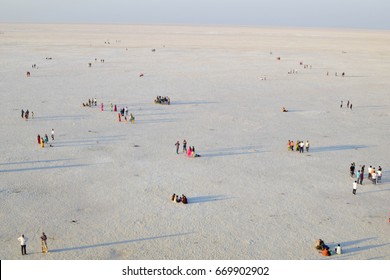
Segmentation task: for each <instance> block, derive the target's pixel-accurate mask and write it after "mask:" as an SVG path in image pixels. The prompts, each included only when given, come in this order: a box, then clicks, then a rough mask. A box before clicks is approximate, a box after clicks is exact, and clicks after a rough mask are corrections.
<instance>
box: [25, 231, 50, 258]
mask: <svg viewBox="0 0 390 280" xmlns="http://www.w3.org/2000/svg"><path fill="white" fill-rule="evenodd" d="M27 240H28V238H27V237H25V236H24V234H22V235H21V236H20V237H19V238H18V241H19V242H20V248H21V251H22V255H27ZM41 245H42V253H48V252H49V250H48V248H47V236H46V234H45V233H44V232H42V236H41Z"/></svg>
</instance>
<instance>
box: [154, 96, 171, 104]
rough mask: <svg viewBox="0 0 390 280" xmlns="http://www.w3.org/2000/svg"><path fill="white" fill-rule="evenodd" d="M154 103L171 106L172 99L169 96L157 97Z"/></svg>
mask: <svg viewBox="0 0 390 280" xmlns="http://www.w3.org/2000/svg"><path fill="white" fill-rule="evenodd" d="M154 103H156V104H157V103H158V104H168V105H170V104H171V98H170V97H169V96H157V97H156V99H155V100H154Z"/></svg>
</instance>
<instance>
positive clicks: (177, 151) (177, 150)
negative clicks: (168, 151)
mask: <svg viewBox="0 0 390 280" xmlns="http://www.w3.org/2000/svg"><path fill="white" fill-rule="evenodd" d="M175 146H176V154H178V153H179V147H180V142H179V141H177V142H176V144H175Z"/></svg>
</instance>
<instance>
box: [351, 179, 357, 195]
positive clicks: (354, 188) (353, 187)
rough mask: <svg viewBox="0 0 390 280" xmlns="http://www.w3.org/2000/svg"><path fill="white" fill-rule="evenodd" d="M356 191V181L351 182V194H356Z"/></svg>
mask: <svg viewBox="0 0 390 280" xmlns="http://www.w3.org/2000/svg"><path fill="white" fill-rule="evenodd" d="M356 190H357V181H355V182H353V184H352V193H353V194H356Z"/></svg>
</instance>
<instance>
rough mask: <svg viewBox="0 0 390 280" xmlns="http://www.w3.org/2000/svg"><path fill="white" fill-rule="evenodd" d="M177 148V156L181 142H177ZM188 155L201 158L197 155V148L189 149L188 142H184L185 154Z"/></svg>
mask: <svg viewBox="0 0 390 280" xmlns="http://www.w3.org/2000/svg"><path fill="white" fill-rule="evenodd" d="M175 146H176V154H179V149H180V142H179V141H176V143H175ZM184 153H186V154H187V156H188V157H200V155H198V154H197V153H195V147H194V146H192V147H191V146H189V148H188V149H187V140H185V139H184V140H183V154H184Z"/></svg>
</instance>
